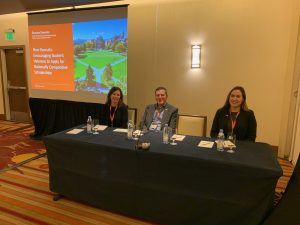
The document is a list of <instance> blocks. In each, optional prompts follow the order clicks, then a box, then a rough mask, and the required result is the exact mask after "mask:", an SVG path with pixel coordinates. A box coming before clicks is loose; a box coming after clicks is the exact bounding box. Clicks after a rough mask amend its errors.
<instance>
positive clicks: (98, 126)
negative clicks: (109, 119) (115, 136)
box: [94, 125, 107, 131]
mask: <svg viewBox="0 0 300 225" xmlns="http://www.w3.org/2000/svg"><path fill="white" fill-rule="evenodd" d="M94 128H96V129H97V131H101V130H105V129H106V128H107V126H105V125H96V126H95V127H94Z"/></svg>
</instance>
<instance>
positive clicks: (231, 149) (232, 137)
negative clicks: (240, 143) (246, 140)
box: [227, 134, 236, 153]
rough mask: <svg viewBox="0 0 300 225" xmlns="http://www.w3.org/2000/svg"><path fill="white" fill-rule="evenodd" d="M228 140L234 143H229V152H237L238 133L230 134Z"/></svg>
mask: <svg viewBox="0 0 300 225" xmlns="http://www.w3.org/2000/svg"><path fill="white" fill-rule="evenodd" d="M228 141H230V142H231V143H232V144H233V145H229V150H228V151H227V152H229V153H235V144H236V143H235V142H236V135H235V134H231V135H229V136H228Z"/></svg>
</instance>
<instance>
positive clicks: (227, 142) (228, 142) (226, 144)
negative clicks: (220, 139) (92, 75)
mask: <svg viewBox="0 0 300 225" xmlns="http://www.w3.org/2000/svg"><path fill="white" fill-rule="evenodd" d="M235 147H236V146H235V144H234V143H232V142H231V141H228V140H226V141H224V148H235Z"/></svg>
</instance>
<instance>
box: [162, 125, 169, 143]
mask: <svg viewBox="0 0 300 225" xmlns="http://www.w3.org/2000/svg"><path fill="white" fill-rule="evenodd" d="M163 143H164V144H169V127H168V124H165V126H164V128H163Z"/></svg>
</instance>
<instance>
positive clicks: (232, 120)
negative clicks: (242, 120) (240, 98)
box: [230, 112, 240, 132]
mask: <svg viewBox="0 0 300 225" xmlns="http://www.w3.org/2000/svg"><path fill="white" fill-rule="evenodd" d="M239 114H240V112H238V113H237V114H236V116H235V119H232V113H231V112H230V121H231V129H232V132H233V130H234V128H235V125H236V120H237V117H238V116H239Z"/></svg>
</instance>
